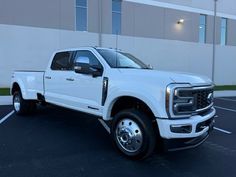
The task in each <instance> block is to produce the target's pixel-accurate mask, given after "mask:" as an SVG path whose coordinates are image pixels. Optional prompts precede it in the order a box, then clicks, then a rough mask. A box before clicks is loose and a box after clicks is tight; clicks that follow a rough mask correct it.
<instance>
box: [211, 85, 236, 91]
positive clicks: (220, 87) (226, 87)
mask: <svg viewBox="0 0 236 177" xmlns="http://www.w3.org/2000/svg"><path fill="white" fill-rule="evenodd" d="M224 90H236V85H217V86H215V91H224Z"/></svg>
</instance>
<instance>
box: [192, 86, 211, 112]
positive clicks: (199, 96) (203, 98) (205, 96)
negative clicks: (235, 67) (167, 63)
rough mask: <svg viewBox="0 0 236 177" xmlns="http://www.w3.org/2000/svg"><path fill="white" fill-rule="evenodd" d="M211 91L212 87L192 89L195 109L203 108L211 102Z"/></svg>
mask: <svg viewBox="0 0 236 177" xmlns="http://www.w3.org/2000/svg"><path fill="white" fill-rule="evenodd" d="M211 93H213V89H204V90H196V91H193V96H194V98H195V104H196V109H197V110H199V109H203V108H206V107H208V106H209V105H211V104H212V101H213V99H212V97H209V95H210V94H211Z"/></svg>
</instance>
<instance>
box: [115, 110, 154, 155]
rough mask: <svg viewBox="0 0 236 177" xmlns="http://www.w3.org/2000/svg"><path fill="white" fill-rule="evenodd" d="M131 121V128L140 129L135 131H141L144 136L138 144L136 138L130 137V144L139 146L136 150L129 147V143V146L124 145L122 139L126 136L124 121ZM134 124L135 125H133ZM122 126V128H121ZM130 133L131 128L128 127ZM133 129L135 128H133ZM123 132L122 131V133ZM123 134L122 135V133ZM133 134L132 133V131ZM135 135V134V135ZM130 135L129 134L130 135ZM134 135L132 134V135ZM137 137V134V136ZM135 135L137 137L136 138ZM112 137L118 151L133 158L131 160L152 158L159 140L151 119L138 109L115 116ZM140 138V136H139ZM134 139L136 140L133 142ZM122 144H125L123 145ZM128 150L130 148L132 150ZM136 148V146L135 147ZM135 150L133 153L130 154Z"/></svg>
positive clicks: (124, 111)
mask: <svg viewBox="0 0 236 177" xmlns="http://www.w3.org/2000/svg"><path fill="white" fill-rule="evenodd" d="M129 119H130V120H131V122H129V125H130V126H133V127H137V126H138V127H139V129H137V130H135V129H134V130H135V133H136V132H138V131H140V130H141V134H142V138H139V139H140V140H142V141H140V140H139V142H138V141H137V142H136V143H133V142H135V141H136V138H132V137H129V138H128V139H129V142H132V143H130V144H136V145H137V146H138V148H137V147H136V148H137V149H136V150H135V148H133V147H130V146H132V145H129V143H127V142H126V143H127V144H128V145H124V144H125V143H124V141H123V140H124V138H122V136H120V135H121V134H122V135H125V133H124V132H125V131H123V129H125V128H123V127H122V126H124V125H125V124H127V123H125V122H122V121H127V120H129ZM132 122H134V123H133V125H132ZM120 126H121V127H120ZM127 128H128V130H127V131H129V127H128V126H127ZM131 129H133V128H131ZM121 130H122V131H121ZM120 132H122V133H120ZM131 132H132V131H131ZM135 133H134V134H135ZM128 134H129V133H128ZM131 134H132V133H131ZM136 135H137V134H136ZM136 135H135V136H136ZM111 136H112V139H113V142H114V144H115V146H116V147H117V148H118V150H119V151H120V152H122V153H123V154H124V155H125V156H127V157H129V158H131V159H144V158H147V157H148V156H150V155H151V154H152V153H153V151H154V149H155V146H156V140H157V134H156V130H155V129H154V126H153V124H152V121H151V119H150V118H149V117H147V115H146V114H145V113H143V112H141V111H139V110H137V109H127V110H123V111H121V112H119V113H118V114H117V115H115V117H114V119H113V122H112V128H111ZM137 136H138V135H137ZM133 139H134V140H133ZM122 143H124V144H123V145H122ZM138 143H140V145H138ZM124 146H127V149H128V148H130V149H128V150H127V149H126V147H124ZM134 147H135V145H134ZM132 148H133V152H130V151H131V150H132Z"/></svg>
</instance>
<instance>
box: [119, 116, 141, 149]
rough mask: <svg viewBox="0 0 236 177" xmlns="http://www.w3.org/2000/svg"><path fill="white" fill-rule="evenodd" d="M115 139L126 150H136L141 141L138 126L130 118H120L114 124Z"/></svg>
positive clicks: (139, 146)
mask: <svg viewBox="0 0 236 177" xmlns="http://www.w3.org/2000/svg"><path fill="white" fill-rule="evenodd" d="M115 133H116V139H117V141H118V143H119V144H120V146H121V147H122V148H123V149H124V150H126V151H128V152H131V153H133V152H137V151H138V150H139V149H140V148H141V146H142V143H143V135H142V131H141V129H140V127H139V126H138V124H137V123H135V122H134V121H133V120H131V119H128V118H126V119H122V120H121V121H120V122H119V123H118V124H117V126H116V131H115Z"/></svg>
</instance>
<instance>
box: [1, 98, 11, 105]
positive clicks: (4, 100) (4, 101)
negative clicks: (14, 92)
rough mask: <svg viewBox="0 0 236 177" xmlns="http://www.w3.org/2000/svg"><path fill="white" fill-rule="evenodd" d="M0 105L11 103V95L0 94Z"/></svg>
mask: <svg viewBox="0 0 236 177" xmlns="http://www.w3.org/2000/svg"><path fill="white" fill-rule="evenodd" d="M0 105H12V96H0Z"/></svg>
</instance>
